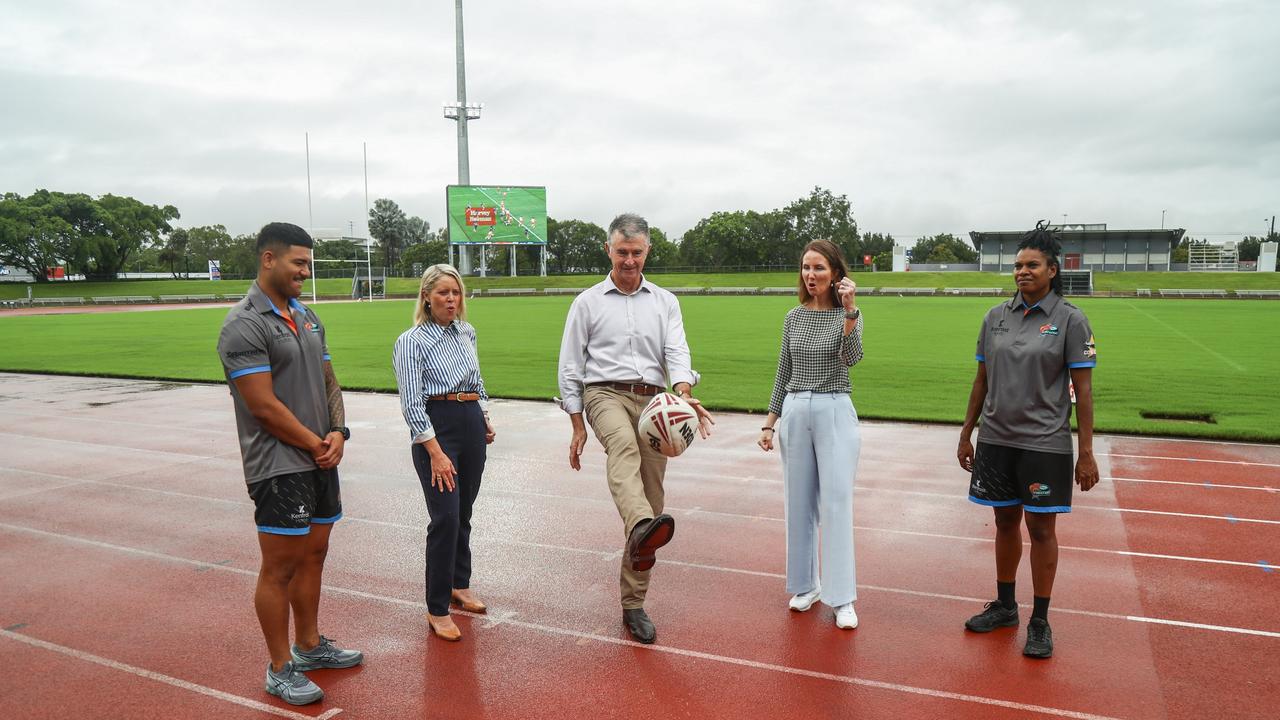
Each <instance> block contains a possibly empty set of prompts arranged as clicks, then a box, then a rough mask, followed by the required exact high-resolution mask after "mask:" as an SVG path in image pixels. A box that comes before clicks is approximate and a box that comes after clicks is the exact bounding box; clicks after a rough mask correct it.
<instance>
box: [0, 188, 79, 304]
mask: <svg viewBox="0 0 1280 720" xmlns="http://www.w3.org/2000/svg"><path fill="white" fill-rule="evenodd" d="M50 201H51V198H50V193H49V192H48V191H46V190H40V191H37V192H36V193H34V194H32V195H31V197H27V198H24V197H23V196H21V195H18V194H16V193H5V194H4V196H3V197H0V264H3V265H9V266H12V267H17V268H22V269H23V270H26V271H27V272H28V273H30V274H31V276H32V277H33V278H35V281H36V282H46V281H47V280H48V277H47V274H46V273H47V270H48V269H49V268H53V267H57V266H58V265H60V264H62V263H63V262H64V261H65V260H66V259H67V258H68V257H70V256H71V254H72V252H73V250H72V247H71V243H72V241H73V238H74V232H73V230H72V228H71V226H70V225H69V224H67V222H66V221H65V220H63V219H62V218H61V217H58V216H57V215H55V214H54V213H53V212H52V211H51V209H50V208H49V203H50Z"/></svg>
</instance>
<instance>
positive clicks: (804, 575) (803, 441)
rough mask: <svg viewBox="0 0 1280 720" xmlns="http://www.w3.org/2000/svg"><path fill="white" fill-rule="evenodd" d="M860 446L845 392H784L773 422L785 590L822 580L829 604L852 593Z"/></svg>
mask: <svg viewBox="0 0 1280 720" xmlns="http://www.w3.org/2000/svg"><path fill="white" fill-rule="evenodd" d="M861 448H862V434H861V432H859V429H858V413H857V412H856V411H854V409H853V402H852V401H851V400H850V399H849V395H848V394H847V393H813V392H794V393H790V394H788V395H787V398H786V400H785V402H784V403H783V406H782V417H781V418H780V419H779V421H778V450H779V452H780V453H781V454H782V475H783V481H784V485H785V488H786V520H787V592H789V593H792V594H795V593H802V592H808V591H809V590H812V589H814V588H815V587H817V586H818V585H819V580H821V585H822V596H821V599H822V602H824V603H826V604H827V605H830V606H831V607H839V606H841V605H844V604H846V603H851V602H853V601H854V600H856V599H857V597H858V590H857V570H856V568H855V563H854V559H853V483H854V480H855V478H856V477H857V472H858V453H859V451H860V450H861ZM819 527H821V547H822V563H821V578H819V563H818V548H819Z"/></svg>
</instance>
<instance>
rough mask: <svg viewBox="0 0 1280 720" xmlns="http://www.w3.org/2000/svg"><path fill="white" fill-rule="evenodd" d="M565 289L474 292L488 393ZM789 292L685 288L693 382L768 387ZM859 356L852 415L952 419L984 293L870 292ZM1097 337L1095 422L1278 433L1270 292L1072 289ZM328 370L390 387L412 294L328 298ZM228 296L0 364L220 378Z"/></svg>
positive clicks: (525, 372) (539, 352)
mask: <svg viewBox="0 0 1280 720" xmlns="http://www.w3.org/2000/svg"><path fill="white" fill-rule="evenodd" d="M569 302H570V299H569V298H567V297H566V298H558V297H555V298H553V297H548V298H541V297H524V298H490V299H485V298H480V299H476V300H473V301H472V302H471V303H469V309H470V311H471V320H472V322H473V323H474V324H475V325H476V327H477V329H478V332H479V337H480V356H481V364H482V370H483V372H484V375H485V378H486V384H487V386H488V389H489V392H490V393H491V394H492V395H494V396H496V397H509V398H529V399H537V400H546V399H549V398H550V397H551V396H553V395H555V394H557V390H556V382H555V375H556V362H557V353H558V349H559V342H560V334H561V329H562V327H563V323H564V317H565V313H566V312H567V310H568V306H569ZM792 304H793V301H792V300H791V299H789V298H785V297H685V298H682V299H681V305H682V307H683V308H684V315H685V325H686V328H687V330H688V334H689V339H690V340H689V342H690V346H691V349H692V351H693V358H694V367H695V368H696V369H697V370H699V371H700V372H702V374H703V384H702V385H701V386H700V387H699V388H698V392H697V394H698V395H699V396H700V397H702V398H703V399H704V400H705V401H706V402H707V404H708V405H709V406H711V407H713V408H720V409H733V410H751V411H761V410H763V408H764V407H765V405H766V404H767V402H768V396H769V391H770V387H771V385H772V381H773V373H774V366H775V362H776V360H777V349H778V342H779V333H780V330H781V326H782V318H783V315H784V314H785V313H786V311H787V309H788V308H790V307H791V306H792ZM859 304H860V305H861V307H862V308H863V311H864V312H865V314H866V318H867V320H866V337H865V341H864V344H865V347H866V358H865V359H864V360H863V362H862V363H860V364H859V365H858V366H857V367H855V368H854V370H853V388H854V390H853V397H854V403H855V405H856V406H857V408H858V411H859V413H860V414H861V415H862V416H863V417H864V418H878V419H900V420H917V421H937V422H959V421H960V420H961V419H962V417H963V413H964V405H965V400H966V398H967V397H968V392H969V386H970V382H971V381H972V377H973V372H974V367H975V365H974V361H973V351H974V343H975V338H976V335H977V331H978V325H979V323H980V322H981V319H982V316H983V313H984V312H985V310H986V309H987V308H989V307H991V306H992V305H994V304H995V300H994V299H992V298H955V297H946V298H943V297H938V298H889V297H883V298H881V297H867V298H863V299H862V300H861V301H860V302H859ZM1076 304H1077V305H1079V306H1080V307H1081V308H1083V309H1084V311H1085V312H1086V313H1087V314H1088V315H1089V318H1090V321H1091V322H1092V324H1093V328H1094V331H1095V334H1096V336H1097V341H1098V354H1099V367H1098V369H1097V370H1096V371H1095V373H1094V386H1095V394H1096V400H1097V426H1098V429H1099V430H1103V431H1111V432H1132V433H1145V434H1161V435H1184V436H1196V437H1217V438H1232V439H1248V440H1260V441H1269V442H1277V441H1280V422H1277V420H1280V411H1277V409H1276V406H1275V403H1274V397H1275V395H1276V378H1277V377H1280V334H1277V333H1275V332H1274V327H1275V325H1276V316H1277V312H1278V310H1280V308H1278V307H1277V306H1276V305H1275V304H1273V303H1268V302H1250V301H1235V300H1225V301H1224V300H1216V301H1203V300H1176V301H1174V300H1168V301H1161V300H1147V301H1138V300H1132V301H1131V300H1127V299H1092V300H1090V299H1084V300H1080V301H1077V302H1076ZM319 312H320V314H321V317H322V319H323V320H324V321H325V323H326V325H327V327H328V337H329V341H330V350H331V352H332V354H333V357H334V364H335V367H336V369H337V372H338V376H339V379H340V380H341V381H342V383H343V385H344V386H346V387H349V388H353V389H354V388H359V389H370V390H394V389H395V379H394V376H393V374H392V370H391V346H392V343H393V342H394V340H395V338H396V337H397V336H398V335H399V333H400V332H402V331H403V330H405V329H406V328H407V327H408V324H409V322H410V316H411V314H412V303H411V302H410V301H399V300H388V301H385V302H377V303H373V304H369V303H363V304H359V303H331V304H330V303H327V304H325V305H323V306H321V307H320V308H319ZM225 314H226V310H225V309H222V308H204V309H192V310H173V311H156V312H140V313H110V314H92V315H90V314H84V315H47V316H27V317H15V316H8V317H5V316H3V315H0V337H3V338H5V339H6V340H7V341H6V342H4V343H0V369H4V370H13V371H34V372H57V373H75V374H91V375H115V376H128V377H149V378H172V379H180V380H205V381H221V379H222V371H221V369H220V367H219V364H218V359H217V356H216V353H215V351H214V346H215V343H216V339H217V334H218V328H219V327H220V325H221V323H222V319H223V317H224V316H225ZM1143 412H1148V413H1151V412H1156V413H1172V414H1209V415H1212V416H1213V417H1214V419H1215V421H1216V422H1214V423H1212V424H1207V423H1193V422H1185V421H1169V420H1148V419H1144V418H1143V417H1142V415H1141V413H1143Z"/></svg>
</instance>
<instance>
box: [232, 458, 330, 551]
mask: <svg viewBox="0 0 1280 720" xmlns="http://www.w3.org/2000/svg"><path fill="white" fill-rule="evenodd" d="M249 497H251V498H253V504H254V506H255V509H254V511H253V519H254V522H256V523H257V524H258V532H264V533H271V534H272V535H306V534H307V533H309V532H311V523H322V524H329V523H335V522H337V521H338V520H340V519H341V518H342V492H341V490H340V489H339V487H338V471H337V470H320V469H316V470H307V471H304V472H296V473H288V474H286V475H277V476H276V477H273V478H267V479H266V480H262V481H260V482H256V483H254V484H252V485H250V486H249Z"/></svg>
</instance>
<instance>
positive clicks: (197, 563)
mask: <svg viewBox="0 0 1280 720" xmlns="http://www.w3.org/2000/svg"><path fill="white" fill-rule="evenodd" d="M0 528H4V529H6V530H13V531H16V532H25V533H30V534H32V535H40V536H44V537H49V538H54V539H56V540H61V541H65V542H73V543H81V544H85V545H89V546H91V547H97V548H102V549H104V550H114V551H118V552H123V553H126V554H130V555H137V556H140V557H146V558H151V559H155V560H164V561H168V562H176V563H182V564H185V565H192V566H194V567H197V568H204V569H209V570H224V571H227V572H231V573H235V574H237V575H245V576H249V577H254V578H256V577H257V576H258V574H257V573H256V572H254V571H251V570H244V569H241V568H236V567H228V566H226V565H222V564H219V563H211V562H206V561H204V560H192V559H191V558H184V557H180V556H177V555H169V554H167V553H162V552H156V551H153V550H144V549H142V548H135V547H130V546H127V545H116V544H114V543H107V542H102V541H100V540H91V539H89V538H82V537H77V536H75V535H66V534H64V533H57V532H52V531H49V530H40V529H37V528H31V527H26V526H23V525H11V524H9V523H3V522H0ZM618 554H619V553H611V554H610V555H611V556H612V557H616V556H618ZM663 562H664V563H667V564H672V565H682V566H686V567H693V568H700V569H705V570H719V571H723V572H732V573H737V574H742V575H756V576H763V577H776V578H781V577H783V576H782V575H781V574H776V573H768V572H763V571H758V570H740V569H735V568H724V567H718V566H715V565H701V564H697V563H685V562H680V561H677V560H664V561H663ZM1253 565H1254V566H1257V564H1256V563H1255V564H1253ZM1271 567H1275V566H1271ZM858 587H859V588H862V589H864V590H878V591H881V592H889V593H897V594H901V595H915V596H919V597H928V598H935V599H940V600H957V601H963V602H966V603H982V602H986V600H985V599H983V598H976V597H966V596H963V595H948V594H944V593H934V592H929V591H926V590H910V589H906V588H892V587H885V586H882V585H863V584H859V585H858ZM324 589H326V590H329V591H331V592H334V593H338V594H341V595H350V596H353V597H360V598H364V599H366V600H379V601H383V602H390V603H395V604H398V605H404V606H406V607H412V608H426V607H427V605H426V603H424V602H420V601H413V600H404V599H402V598H394V597H389V596H386V595H378V594H375V593H369V592H364V591H362V590H352V589H350V588H344V587H339V586H336V585H324ZM454 612H457V613H460V614H462V615H468V616H470V617H474V618H478V619H480V620H484V619H486V616H485V615H478V614H475V613H468V612H465V611H461V610H455V611H454ZM1054 612H1060V613H1066V614H1071V615H1087V616H1089V617H1098V618H1108V619H1112V620H1139V619H1143V618H1142V616H1140V615H1121V614H1117V613H1107V612H1101V611H1097V610H1076V609H1072V608H1055V609H1054ZM1144 621H1150V622H1160V623H1162V624H1165V625H1175V626H1179V627H1185V628H1193V629H1198V630H1213V631H1216V632H1228V633H1238V634H1244V635H1260V636H1263V637H1276V638H1280V632H1272V631H1269V630H1255V629H1252V628H1238V627H1231V626H1227V625H1206V624H1202V623H1192V622H1185V621H1182V620H1164V619H1149V618H1148V619H1144ZM511 624H515V625H519V624H521V623H519V622H515V623H511Z"/></svg>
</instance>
